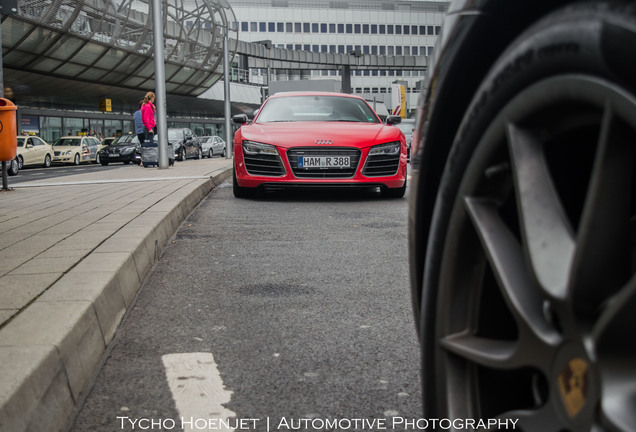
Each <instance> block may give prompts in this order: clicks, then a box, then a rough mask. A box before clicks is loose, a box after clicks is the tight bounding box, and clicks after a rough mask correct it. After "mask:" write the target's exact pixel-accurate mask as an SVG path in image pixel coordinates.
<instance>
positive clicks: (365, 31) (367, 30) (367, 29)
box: [362, 24, 369, 34]
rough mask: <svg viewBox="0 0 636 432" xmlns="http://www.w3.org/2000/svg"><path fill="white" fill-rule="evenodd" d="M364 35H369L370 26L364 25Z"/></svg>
mask: <svg viewBox="0 0 636 432" xmlns="http://www.w3.org/2000/svg"><path fill="white" fill-rule="evenodd" d="M362 33H364V34H369V24H362Z"/></svg>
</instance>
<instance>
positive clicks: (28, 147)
mask: <svg viewBox="0 0 636 432" xmlns="http://www.w3.org/2000/svg"><path fill="white" fill-rule="evenodd" d="M16 158H17V160H18V165H19V168H20V169H22V168H23V167H25V166H32V165H39V166H43V167H45V168H48V167H50V166H51V161H52V160H53V147H52V146H51V145H50V144H49V143H47V142H46V141H44V140H43V139H42V138H40V137H37V136H19V137H18V154H17V156H16Z"/></svg>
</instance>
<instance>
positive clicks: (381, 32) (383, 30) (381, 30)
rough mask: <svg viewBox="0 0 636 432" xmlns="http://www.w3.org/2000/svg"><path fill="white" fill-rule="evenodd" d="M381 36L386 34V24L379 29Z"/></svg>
mask: <svg viewBox="0 0 636 432" xmlns="http://www.w3.org/2000/svg"><path fill="white" fill-rule="evenodd" d="M378 30H379V31H380V34H386V26H385V25H384V24H380V28H379V29H378Z"/></svg>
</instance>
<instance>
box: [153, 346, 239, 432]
mask: <svg viewBox="0 0 636 432" xmlns="http://www.w3.org/2000/svg"><path fill="white" fill-rule="evenodd" d="M161 359H162V361H163V365H164V368H165V370H166V378H167V379H168V385H169V386H170V391H171V392H172V398H173V399H174V401H175V405H176V407H177V410H178V411H179V416H180V417H181V419H182V424H183V431H184V432H190V431H195V430H196V431H212V430H214V431H233V430H234V429H233V428H230V427H227V428H226V427H224V424H227V419H228V418H229V417H234V416H236V414H235V413H234V412H232V411H230V410H229V409H227V408H225V407H224V406H223V404H225V403H228V402H229V401H230V399H231V398H232V392H231V391H229V390H227V389H226V388H225V386H224V385H223V381H222V380H221V375H220V374H219V370H218V368H217V366H216V362H215V361H214V356H213V355H212V353H204V352H201V353H181V354H166V355H164V356H163V357H161ZM181 419H180V420H181ZM202 425H203V426H204V427H203V428H201V427H200V426H202ZM205 425H210V426H212V428H210V429H208V428H206V426H205Z"/></svg>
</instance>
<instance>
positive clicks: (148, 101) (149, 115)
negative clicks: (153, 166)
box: [141, 91, 157, 142]
mask: <svg viewBox="0 0 636 432" xmlns="http://www.w3.org/2000/svg"><path fill="white" fill-rule="evenodd" d="M142 102H143V103H142V105H141V121H142V122H143V124H144V132H145V134H146V137H145V141H148V142H152V141H153V138H154V135H155V133H156V130H157V129H156V121H155V105H154V102H155V94H154V93H153V92H150V91H149V92H148V93H146V96H145V97H144V100H143V101H142Z"/></svg>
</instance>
